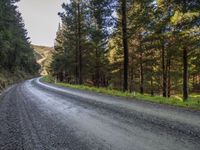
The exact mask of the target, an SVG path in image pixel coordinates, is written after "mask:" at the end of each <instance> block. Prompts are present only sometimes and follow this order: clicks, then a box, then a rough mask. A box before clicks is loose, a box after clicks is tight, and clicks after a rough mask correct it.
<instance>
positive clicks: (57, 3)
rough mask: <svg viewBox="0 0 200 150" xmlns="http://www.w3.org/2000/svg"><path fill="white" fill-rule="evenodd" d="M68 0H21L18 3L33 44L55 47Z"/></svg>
mask: <svg viewBox="0 0 200 150" xmlns="http://www.w3.org/2000/svg"><path fill="white" fill-rule="evenodd" d="M67 1H68V0H21V1H20V2H19V3H18V6H19V11H20V12H21V13H22V17H23V19H24V22H25V25H26V29H27V30H28V36H29V37H30V38H31V42H32V44H36V45H44V46H53V45H54V39H55V36H56V31H57V29H58V24H59V22H60V18H59V16H58V15H57V14H58V12H60V11H62V8H61V4H62V3H63V2H67Z"/></svg>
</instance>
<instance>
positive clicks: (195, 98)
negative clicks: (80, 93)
mask: <svg viewBox="0 0 200 150" xmlns="http://www.w3.org/2000/svg"><path fill="white" fill-rule="evenodd" d="M42 80H43V81H44V82H48V83H53V84H56V85H58V86H62V87H69V88H74V89H79V90H86V91H92V92H97V93H103V94H108V95H112V96H118V97H125V98H129V99H135V100H142V101H148V102H153V103H159V104H165V105H172V106H178V107H184V108H188V109H194V110H200V94H191V95H190V98H189V100H188V101H187V102H183V100H182V99H181V97H180V96H179V95H176V96H173V97H171V98H163V97H161V96H151V95H149V94H144V95H141V94H139V93H130V92H122V91H118V90H113V89H108V88H97V87H90V86H85V85H72V84H67V83H54V79H53V78H52V77H49V76H45V77H43V79H42Z"/></svg>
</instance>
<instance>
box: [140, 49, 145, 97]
mask: <svg viewBox="0 0 200 150" xmlns="http://www.w3.org/2000/svg"><path fill="white" fill-rule="evenodd" d="M140 93H141V94H144V67H143V55H142V52H141V53H140Z"/></svg>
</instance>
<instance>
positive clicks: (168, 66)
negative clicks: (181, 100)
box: [167, 58, 171, 97]
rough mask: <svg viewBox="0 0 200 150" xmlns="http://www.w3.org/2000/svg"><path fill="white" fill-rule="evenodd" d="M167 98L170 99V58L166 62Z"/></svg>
mask: <svg viewBox="0 0 200 150" xmlns="http://www.w3.org/2000/svg"><path fill="white" fill-rule="evenodd" d="M167 76H168V79H167V88H168V89H167V96H168V97H171V58H168V60H167Z"/></svg>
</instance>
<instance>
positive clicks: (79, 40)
mask: <svg viewBox="0 0 200 150" xmlns="http://www.w3.org/2000/svg"><path fill="white" fill-rule="evenodd" d="M78 51H79V56H78V58H79V84H83V79H82V47H81V11H80V0H78Z"/></svg>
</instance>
